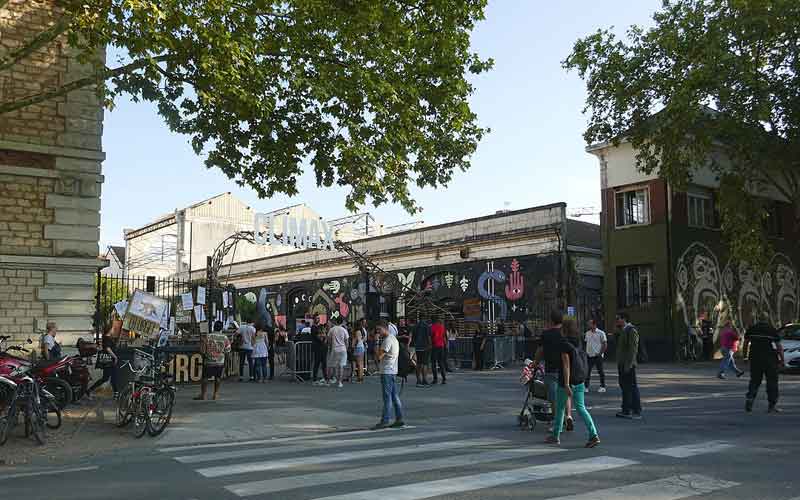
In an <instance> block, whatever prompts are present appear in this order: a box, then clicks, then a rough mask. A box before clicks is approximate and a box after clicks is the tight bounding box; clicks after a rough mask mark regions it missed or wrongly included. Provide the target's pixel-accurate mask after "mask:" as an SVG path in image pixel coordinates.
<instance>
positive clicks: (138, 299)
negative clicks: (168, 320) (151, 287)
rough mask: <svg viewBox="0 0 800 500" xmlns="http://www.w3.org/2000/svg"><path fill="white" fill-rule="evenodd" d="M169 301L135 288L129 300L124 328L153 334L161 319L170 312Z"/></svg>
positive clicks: (144, 333) (143, 333)
mask: <svg viewBox="0 0 800 500" xmlns="http://www.w3.org/2000/svg"><path fill="white" fill-rule="evenodd" d="M168 307H169V302H167V300H166V299H162V298H161V297H156V296H155V295H151V294H149V293H146V292H143V291H142V290H134V292H133V295H131V298H130V300H129V301H128V310H127V311H126V312H125V320H124V321H123V323H122V328H123V329H125V330H133V331H135V332H138V333H140V334H142V335H152V334H153V333H154V332H157V331H158V329H159V327H160V326H161V319H162V318H163V317H164V315H165V314H169V312H168Z"/></svg>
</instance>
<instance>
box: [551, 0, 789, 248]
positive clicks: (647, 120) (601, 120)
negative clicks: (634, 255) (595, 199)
mask: <svg viewBox="0 0 800 500" xmlns="http://www.w3.org/2000/svg"><path fill="white" fill-rule="evenodd" d="M653 19H654V21H655V27H653V28H652V29H649V30H643V29H642V28H638V27H632V28H631V29H630V30H629V31H628V33H627V38H626V40H624V41H623V40H617V39H616V38H615V37H614V36H613V34H611V33H610V32H609V31H605V30H600V31H598V32H596V33H594V34H592V35H589V36H587V37H585V38H583V39H580V40H578V41H577V42H576V43H575V45H574V47H573V50H572V53H571V54H570V55H569V56H568V57H567V58H566V60H565V61H564V63H563V65H564V67H565V68H566V69H568V70H573V71H576V72H577V73H578V74H579V75H580V76H581V78H583V79H584V80H585V81H586V86H587V98H586V108H585V111H586V112H587V113H588V114H589V126H588V127H587V130H586V133H585V134H584V137H585V139H586V141H587V142H588V143H596V142H604V141H611V142H614V143H618V142H619V141H620V140H628V141H630V142H631V144H632V145H633V146H634V147H635V148H637V166H638V167H639V168H640V169H641V170H643V171H645V172H658V173H659V174H660V175H661V176H663V177H664V178H666V179H667V180H668V181H669V182H670V183H671V184H672V185H673V186H674V187H676V188H678V189H681V188H684V187H685V186H686V185H687V184H688V183H689V182H691V179H692V176H693V175H694V174H695V173H696V172H697V171H698V169H700V168H711V169H712V170H713V171H714V172H715V173H716V174H717V175H718V176H719V177H721V178H725V183H724V184H725V185H726V186H727V187H723V188H722V190H721V196H720V205H721V207H720V208H721V213H722V224H723V229H724V232H725V234H726V236H727V238H728V240H729V242H730V244H731V247H732V250H733V252H734V255H735V256H737V257H739V258H742V259H746V260H750V261H753V262H756V261H761V260H763V257H764V254H763V252H762V253H759V251H757V248H756V247H759V246H760V247H761V248H762V249H763V247H764V242H765V241H767V240H766V238H765V237H764V235H763V233H762V232H761V227H762V224H761V222H762V221H761V219H762V213H763V210H755V209H754V208H753V207H755V206H757V203H756V200H755V199H753V193H755V192H765V191H767V192H771V193H773V194H777V195H779V196H780V197H782V198H784V200H785V201H788V202H790V203H793V204H794V205H795V212H796V213H798V210H797V209H798V208H799V207H800V141H798V139H800V77H798V69H800V53H798V46H799V44H798V40H799V39H800V2H796V1H793V0H760V1H736V2H732V1H730V0H665V1H664V4H663V7H662V9H661V10H659V11H658V12H656V13H655V14H654V16H653ZM736 186H739V187H738V188H737V187H736ZM728 197H730V198H728ZM751 205H752V206H751ZM741 229H746V230H741Z"/></svg>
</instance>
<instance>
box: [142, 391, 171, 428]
mask: <svg viewBox="0 0 800 500" xmlns="http://www.w3.org/2000/svg"><path fill="white" fill-rule="evenodd" d="M174 404H175V393H174V392H173V391H172V389H170V388H169V387H162V388H161V389H159V390H157V391H156V393H155V394H154V395H153V402H152V403H151V405H150V408H151V411H150V426H149V428H148V429H147V432H148V433H149V434H150V435H151V436H158V435H159V434H161V433H162V432H164V429H166V428H167V425H168V424H169V421H170V419H171V418H172V407H173V406H174Z"/></svg>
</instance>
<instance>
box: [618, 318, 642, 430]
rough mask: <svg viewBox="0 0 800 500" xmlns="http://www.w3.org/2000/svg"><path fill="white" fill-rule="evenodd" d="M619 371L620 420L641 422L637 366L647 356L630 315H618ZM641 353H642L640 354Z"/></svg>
mask: <svg viewBox="0 0 800 500" xmlns="http://www.w3.org/2000/svg"><path fill="white" fill-rule="evenodd" d="M617 328H618V329H619V330H620V333H619V336H618V338H617V370H618V372H619V387H620V389H622V411H621V412H619V413H617V417H619V418H627V419H629V420H630V419H633V420H639V419H641V418H642V403H641V400H640V398H639V385H638V384H637V383H636V365H637V364H638V360H639V359H640V358H643V357H644V356H645V354H644V349H640V340H639V332H638V331H637V330H636V328H635V327H634V326H633V325H632V324H631V322H630V320H629V318H628V314H627V313H624V312H621V313H619V314H617ZM640 351H641V353H640Z"/></svg>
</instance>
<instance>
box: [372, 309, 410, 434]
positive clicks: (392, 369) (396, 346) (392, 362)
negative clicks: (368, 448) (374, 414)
mask: <svg viewBox="0 0 800 500" xmlns="http://www.w3.org/2000/svg"><path fill="white" fill-rule="evenodd" d="M375 330H376V332H377V334H378V337H380V338H381V343H380V346H378V349H377V352H376V355H377V357H378V363H380V374H381V388H382V389H383V415H382V417H381V421H380V422H378V424H377V425H375V427H373V429H375V430H377V429H385V428H387V427H403V425H404V424H403V405H402V403H401V402H400V396H399V394H398V388H397V361H398V359H399V357H400V342H398V340H397V337H395V336H393V335H389V325H388V324H387V323H386V322H385V321H381V322H379V323H378V325H377V326H376V327H375ZM393 406H394V423H393V424H391V425H389V416H390V415H391V414H392V407H393Z"/></svg>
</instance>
